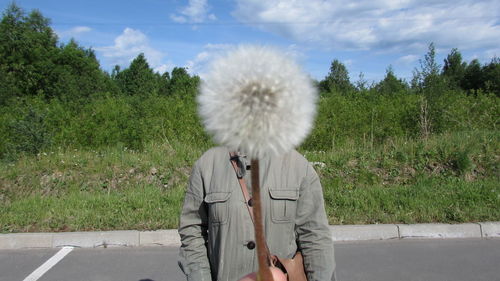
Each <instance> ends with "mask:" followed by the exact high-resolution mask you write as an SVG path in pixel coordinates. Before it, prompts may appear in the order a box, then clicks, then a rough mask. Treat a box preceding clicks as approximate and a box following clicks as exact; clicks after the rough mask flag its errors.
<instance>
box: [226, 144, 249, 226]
mask: <svg viewBox="0 0 500 281" xmlns="http://www.w3.org/2000/svg"><path fill="white" fill-rule="evenodd" d="M229 155H230V156H231V164H232V165H233V168H234V171H235V172H236V177H237V178H238V182H239V183H240V187H241V192H242V193H243V197H244V198H245V205H246V206H247V209H248V214H250V218H251V219H252V224H253V223H254V218H253V207H252V206H250V205H249V204H248V201H249V200H250V194H249V193H248V189H247V184H246V183H245V180H244V179H243V177H241V178H240V177H238V175H239V174H240V173H238V170H239V167H238V164H237V163H236V160H235V158H234V157H238V155H236V153H234V152H230V153H229Z"/></svg>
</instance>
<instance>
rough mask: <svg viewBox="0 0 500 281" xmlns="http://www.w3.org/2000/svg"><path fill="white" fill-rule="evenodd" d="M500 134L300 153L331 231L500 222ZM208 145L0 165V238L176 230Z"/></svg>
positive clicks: (47, 156)
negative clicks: (311, 166)
mask: <svg viewBox="0 0 500 281" xmlns="http://www.w3.org/2000/svg"><path fill="white" fill-rule="evenodd" d="M499 144H500V134H499V133H498V132H487V131H486V132H480V131H475V132H463V133H453V134H443V135H436V136H433V137H431V138H430V139H428V140H405V139H403V138H397V139H392V140H391V141H386V142H385V143H384V144H381V145H376V146H374V147H372V146H371V145H365V146H363V145H361V146H360V145H349V143H345V144H343V145H342V146H341V147H335V148H334V149H331V150H327V151H305V150H301V152H302V153H303V154H304V155H305V156H306V158H307V159H308V160H309V161H314V162H322V163H324V165H317V166H316V170H317V171H318V174H319V175H320V177H321V181H322V184H323V188H324V194H325V201H326V206H327V213H328V216H329V220H330V223H332V224H359V223H361V224H364V223H421V222H447V223H458V222H473V221H498V220H500V208H499V206H500V185H499V184H498V183H499V170H498V163H499V157H500V145H499ZM206 148H207V147H193V146H185V145H182V144H178V143H150V144H149V145H146V147H145V149H144V151H143V152H137V151H132V150H129V149H125V148H118V147H117V148H107V149H104V150H101V151H93V150H75V149H60V150H55V151H46V152H42V153H39V154H38V155H37V156H26V157H21V158H20V159H19V160H18V161H16V162H13V163H1V164H0V171H1V173H0V185H2V186H3V188H2V189H1V193H0V203H1V204H0V214H1V216H0V231H1V232H3V233H6V232H34V231H86V230H112V229H139V230H144V229H164V228H175V227H176V226H177V223H178V217H179V212H180V208H181V205H182V201H183V196H184V188H185V185H186V182H187V178H188V176H189V172H190V169H191V165H192V164H193V162H194V161H195V160H196V159H197V158H198V157H199V156H200V155H201V154H202V152H203V151H204V150H205V149H206Z"/></svg>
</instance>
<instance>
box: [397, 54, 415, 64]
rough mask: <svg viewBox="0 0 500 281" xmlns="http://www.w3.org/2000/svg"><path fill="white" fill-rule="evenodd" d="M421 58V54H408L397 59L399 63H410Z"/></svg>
mask: <svg viewBox="0 0 500 281" xmlns="http://www.w3.org/2000/svg"><path fill="white" fill-rule="evenodd" d="M418 59H419V56H417V55H406V56H402V57H400V58H398V59H397V60H396V63H397V64H402V65H410V64H412V63H414V62H416V61H417V60H418Z"/></svg>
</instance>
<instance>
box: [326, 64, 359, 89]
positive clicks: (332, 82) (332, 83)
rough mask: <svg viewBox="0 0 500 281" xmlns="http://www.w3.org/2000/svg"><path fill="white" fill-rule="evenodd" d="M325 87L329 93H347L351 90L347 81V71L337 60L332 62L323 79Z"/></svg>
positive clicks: (351, 87) (349, 82) (350, 85)
mask: <svg viewBox="0 0 500 281" xmlns="http://www.w3.org/2000/svg"><path fill="white" fill-rule="evenodd" d="M325 82H326V87H327V88H328V90H329V91H330V92H340V93H344V94H345V93H348V92H350V91H351V90H352V89H353V86H352V84H351V81H350V80H349V71H347V68H346V66H345V65H344V64H343V63H341V62H340V61H339V60H337V59H335V60H333V62H332V64H331V65H330V72H329V73H328V76H326V77H325Z"/></svg>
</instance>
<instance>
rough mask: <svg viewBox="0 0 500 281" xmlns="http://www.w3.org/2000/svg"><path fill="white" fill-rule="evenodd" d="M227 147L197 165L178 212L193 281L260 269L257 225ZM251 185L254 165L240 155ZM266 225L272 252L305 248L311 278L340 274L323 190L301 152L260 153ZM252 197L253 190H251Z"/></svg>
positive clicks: (222, 279) (184, 262)
mask: <svg viewBox="0 0 500 281" xmlns="http://www.w3.org/2000/svg"><path fill="white" fill-rule="evenodd" d="M230 153H231V151H230V150H229V149H228V148H227V147H224V146H219V147H215V148H212V149H210V150H208V151H207V152H205V153H204V154H203V155H202V156H201V157H200V158H199V159H198V160H197V161H196V163H195V164H194V167H193V170H192V172H191V176H190V178H189V184H188V187H187V190H186V195H185V199H184V205H183V208H182V213H181V217H180V225H179V235H180V237H181V247H180V260H179V266H180V268H181V269H182V271H183V272H184V274H185V275H186V278H187V280H188V281H207V280H212V281H236V280H238V279H240V278H242V277H243V276H245V275H247V274H249V273H251V272H255V271H256V270H257V265H258V263H257V255H256V251H255V241H254V239H255V238H254V237H255V236H254V228H253V223H252V219H251V217H250V215H249V213H248V210H247V206H246V205H247V204H250V205H251V204H252V199H250V200H249V201H248V202H247V201H246V200H245V199H244V196H243V193H242V191H241V188H240V185H239V182H238V177H237V174H236V172H235V170H234V168H233V166H232V164H231V162H230ZM237 161H238V164H239V165H238V166H239V167H241V168H242V169H240V171H241V172H240V173H241V175H240V176H242V177H243V179H244V180H245V182H246V183H247V185H248V186H250V185H251V183H250V174H251V173H252V167H251V166H249V164H250V161H249V159H247V158H246V156H245V154H244V153H238V157H237ZM259 165H260V167H259V173H260V175H261V178H260V186H261V200H262V208H263V220H264V222H263V223H264V231H265V237H266V240H267V245H268V247H269V251H270V253H271V254H274V255H277V256H279V257H282V258H292V257H293V256H294V255H295V253H296V252H297V250H300V251H301V252H302V255H303V258H304V268H305V273H306V276H307V278H308V280H309V281H316V280H318V281H319V280H325V281H326V280H336V277H335V259H334V249H333V241H332V237H331V233H330V229H329V226H328V220H327V216H326V212H325V208H324V200H323V191H322V187H321V184H320V181H319V178H318V175H317V174H316V172H315V171H314V169H313V167H312V166H311V164H310V163H309V162H308V161H307V160H306V159H305V158H304V157H303V156H302V155H300V154H299V153H298V152H297V151H296V150H291V151H290V152H287V153H285V154H283V155H281V156H275V155H268V156H265V157H263V158H261V159H260V164H259ZM250 196H251V195H250Z"/></svg>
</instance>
